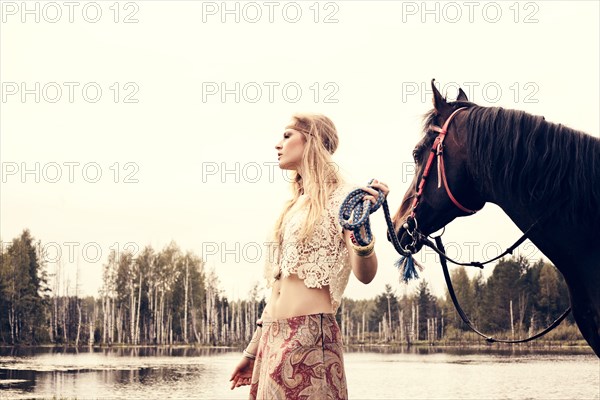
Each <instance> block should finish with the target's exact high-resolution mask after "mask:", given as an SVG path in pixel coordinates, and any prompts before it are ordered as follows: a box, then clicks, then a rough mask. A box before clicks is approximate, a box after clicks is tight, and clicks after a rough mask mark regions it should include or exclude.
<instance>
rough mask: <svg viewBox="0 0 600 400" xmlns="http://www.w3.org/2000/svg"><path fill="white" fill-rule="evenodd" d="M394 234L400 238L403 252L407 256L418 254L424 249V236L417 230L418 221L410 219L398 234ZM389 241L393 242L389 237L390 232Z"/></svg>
mask: <svg viewBox="0 0 600 400" xmlns="http://www.w3.org/2000/svg"><path fill="white" fill-rule="evenodd" d="M394 233H395V234H396V237H397V238H398V241H399V243H400V247H401V248H402V251H403V252H405V253H407V254H408V253H410V254H415V253H418V252H419V250H421V248H422V247H423V243H422V240H421V238H422V237H423V235H422V234H421V232H419V230H418V229H417V221H416V220H415V219H414V218H412V217H408V218H407V220H406V222H404V224H402V226H401V227H400V229H399V230H398V232H394ZM388 240H390V241H391V238H390V237H389V232H388Z"/></svg>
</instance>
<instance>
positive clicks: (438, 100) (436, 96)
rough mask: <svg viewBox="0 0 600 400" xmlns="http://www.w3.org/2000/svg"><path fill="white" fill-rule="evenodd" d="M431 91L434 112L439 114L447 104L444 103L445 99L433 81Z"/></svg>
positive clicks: (433, 80)
mask: <svg viewBox="0 0 600 400" xmlns="http://www.w3.org/2000/svg"><path fill="white" fill-rule="evenodd" d="M431 90H432V91H433V107H434V108H435V111H437V112H438V113H440V112H441V111H442V110H443V109H444V108H446V106H447V105H448V103H446V99H445V98H444V97H443V96H442V94H441V93H440V91H439V90H438V89H437V87H436V86H435V79H432V80H431Z"/></svg>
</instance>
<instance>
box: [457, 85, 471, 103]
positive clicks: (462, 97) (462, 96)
mask: <svg viewBox="0 0 600 400" xmlns="http://www.w3.org/2000/svg"><path fill="white" fill-rule="evenodd" d="M456 101H469V99H467V95H466V94H465V92H463V90H462V89H461V88H458V97H457V98H456Z"/></svg>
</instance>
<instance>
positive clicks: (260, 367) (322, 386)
mask: <svg viewBox="0 0 600 400" xmlns="http://www.w3.org/2000/svg"><path fill="white" fill-rule="evenodd" d="M342 349H343V345H342V335H341V332H340V329H339V326H338V324H337V322H336V320H335V315H333V314H311V315H302V316H299V317H292V318H288V319H280V320H265V319H263V328H262V336H261V339H260V344H259V346H258V352H257V354H256V361H255V362H254V371H253V373H252V382H251V386H250V399H251V400H254V399H282V400H283V399H305V400H308V399H318V400H322V399H336V400H337V399H347V398H348V387H347V386H346V375H345V373H344V359H343V355H342Z"/></svg>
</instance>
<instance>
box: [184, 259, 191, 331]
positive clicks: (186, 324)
mask: <svg viewBox="0 0 600 400" xmlns="http://www.w3.org/2000/svg"><path fill="white" fill-rule="evenodd" d="M189 280H190V268H189V265H188V260H187V258H186V260H185V279H184V285H185V290H184V306H183V341H184V343H187V342H188V334H187V331H188V286H189Z"/></svg>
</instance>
